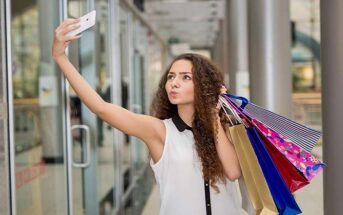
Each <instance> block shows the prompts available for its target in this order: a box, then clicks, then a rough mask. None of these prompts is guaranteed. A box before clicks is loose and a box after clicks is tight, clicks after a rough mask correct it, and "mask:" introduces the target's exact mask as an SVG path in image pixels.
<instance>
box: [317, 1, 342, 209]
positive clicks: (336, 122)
mask: <svg viewBox="0 0 343 215" xmlns="http://www.w3.org/2000/svg"><path fill="white" fill-rule="evenodd" d="M320 13H321V15H320V16H321V61H322V74H323V75H322V104H323V105H322V112H323V159H324V161H325V163H326V164H327V166H328V167H327V168H326V169H325V171H324V214H330V215H335V214H341V213H342V203H341V198H342V193H343V186H342V180H343V172H342V171H341V170H342V165H343V159H342V154H343V144H342V140H343V132H342V122H343V114H342V109H343V97H342V91H343V70H342V67H343V61H342V59H343V46H342V45H341V44H342V42H343V39H342V38H343V25H342V22H343V2H342V1H341V0H332V1H320Z"/></svg>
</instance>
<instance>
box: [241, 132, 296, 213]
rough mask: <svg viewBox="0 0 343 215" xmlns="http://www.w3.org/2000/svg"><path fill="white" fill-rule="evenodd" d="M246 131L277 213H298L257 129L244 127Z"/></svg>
mask: <svg viewBox="0 0 343 215" xmlns="http://www.w3.org/2000/svg"><path fill="white" fill-rule="evenodd" d="M246 131H247V134H248V137H249V139H250V142H251V144H252V146H253V148H254V151H255V154H256V156H257V159H258V162H259V163H260V166H261V168H262V172H263V174H264V177H265V179H266V181H267V184H268V187H269V189H270V192H271V194H272V196H273V199H274V202H275V205H276V206H277V208H278V210H279V213H280V214H283V215H294V214H300V213H301V210H300V208H299V206H298V204H297V203H296V201H295V199H294V197H293V195H292V193H291V192H290V190H289V189H288V187H287V185H286V183H285V182H284V180H283V179H282V177H281V175H280V173H279V171H278V169H277V167H276V166H275V164H274V162H273V160H272V158H271V157H270V155H269V154H268V151H267V149H266V147H265V145H264V144H263V142H262V139H261V137H260V136H259V133H258V131H257V130H256V128H255V127H249V128H246Z"/></svg>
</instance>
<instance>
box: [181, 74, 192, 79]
mask: <svg viewBox="0 0 343 215" xmlns="http://www.w3.org/2000/svg"><path fill="white" fill-rule="evenodd" d="M183 79H186V80H192V77H191V76H189V75H185V76H183Z"/></svg>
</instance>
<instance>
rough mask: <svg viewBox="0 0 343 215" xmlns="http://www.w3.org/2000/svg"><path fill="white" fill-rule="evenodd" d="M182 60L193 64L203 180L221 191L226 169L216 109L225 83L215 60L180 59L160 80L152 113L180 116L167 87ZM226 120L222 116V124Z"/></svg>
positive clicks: (197, 142)
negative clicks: (219, 149) (171, 72)
mask: <svg viewBox="0 0 343 215" xmlns="http://www.w3.org/2000/svg"><path fill="white" fill-rule="evenodd" d="M182 59H183V60H188V61H190V62H191V63H192V65H193V66H192V72H193V83H194V116H193V117H194V118H193V122H192V131H193V135H194V140H195V146H196V150H197V153H198V156H199V157H200V160H201V163H202V167H203V168H202V169H203V177H204V179H205V180H209V181H210V184H211V186H212V187H213V188H214V189H215V190H217V191H218V187H217V186H216V182H218V181H222V182H225V180H224V178H225V174H224V169H223V166H222V163H221V161H220V159H219V156H218V153H217V149H216V146H215V143H216V141H217V133H218V127H217V126H216V125H217V123H216V114H217V111H216V106H217V103H218V97H219V95H220V90H221V87H222V86H223V83H224V80H223V74H222V73H221V72H220V71H219V69H218V67H217V66H216V65H214V64H213V63H212V62H211V60H209V59H207V58H206V57H203V56H201V55H198V54H193V53H192V54H191V53H187V54H182V55H179V56H177V57H176V58H175V59H174V60H173V61H172V62H171V64H170V65H169V66H168V68H167V70H166V72H165V73H164V75H163V76H162V78H161V80H160V83H159V86H158V89H157V92H156V95H155V97H154V99H153V102H152V105H151V108H152V109H151V113H152V115H153V116H155V117H157V118H159V119H162V120H163V119H168V118H171V117H172V116H174V115H175V114H176V113H177V105H174V104H171V103H170V101H169V99H168V95H167V92H166V90H165V84H166V82H167V75H168V72H169V70H170V68H171V67H172V65H173V63H174V62H176V61H178V60H182ZM220 115H222V114H220ZM222 119H223V117H222V116H221V121H222Z"/></svg>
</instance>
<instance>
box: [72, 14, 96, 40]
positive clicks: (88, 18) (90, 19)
mask: <svg viewBox="0 0 343 215" xmlns="http://www.w3.org/2000/svg"><path fill="white" fill-rule="evenodd" d="M95 16H96V11H95V10H92V11H91V12H89V13H87V14H86V15H84V16H81V17H80V27H79V28H77V29H75V30H72V31H70V32H68V33H67V35H68V36H75V35H78V34H80V33H81V32H83V31H85V30H87V29H88V28H90V27H92V26H93V25H94V24H95Z"/></svg>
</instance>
